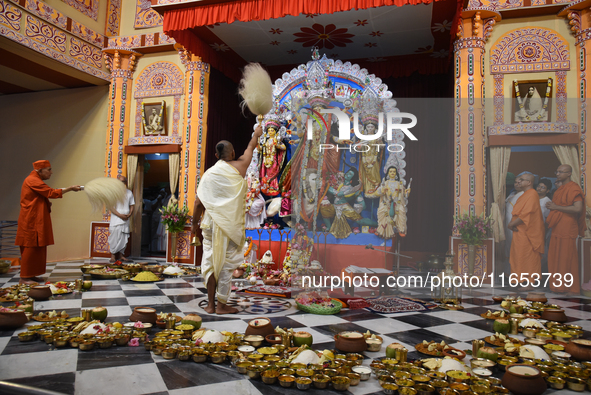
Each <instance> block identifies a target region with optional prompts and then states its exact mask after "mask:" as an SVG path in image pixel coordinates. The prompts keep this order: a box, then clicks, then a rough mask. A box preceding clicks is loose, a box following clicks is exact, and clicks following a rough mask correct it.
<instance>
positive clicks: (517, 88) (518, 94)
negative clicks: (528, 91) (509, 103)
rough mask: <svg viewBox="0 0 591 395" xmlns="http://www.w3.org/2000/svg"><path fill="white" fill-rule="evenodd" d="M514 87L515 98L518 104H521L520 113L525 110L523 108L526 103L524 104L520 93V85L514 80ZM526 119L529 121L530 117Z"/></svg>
mask: <svg viewBox="0 0 591 395" xmlns="http://www.w3.org/2000/svg"><path fill="white" fill-rule="evenodd" d="M513 87H514V89H515V97H516V98H517V103H518V104H519V111H521V110H523V106H524V105H525V103H523V100H522V99H521V94H520V93H519V83H518V82H517V80H513ZM525 119H529V115H528V116H527V117H525Z"/></svg>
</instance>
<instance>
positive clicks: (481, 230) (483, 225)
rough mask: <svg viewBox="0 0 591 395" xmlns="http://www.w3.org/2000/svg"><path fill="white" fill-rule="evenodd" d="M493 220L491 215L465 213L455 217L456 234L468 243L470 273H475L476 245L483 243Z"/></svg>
mask: <svg viewBox="0 0 591 395" xmlns="http://www.w3.org/2000/svg"><path fill="white" fill-rule="evenodd" d="M493 222H494V221H493V220H492V218H491V216H490V215H489V216H488V217H485V216H484V214H482V215H473V214H468V213H464V214H462V215H460V216H455V217H454V223H455V225H454V228H453V231H454V234H459V235H460V238H461V239H462V241H463V242H464V243H466V244H467V245H468V275H469V276H472V275H473V274H474V262H475V260H476V247H477V246H479V245H481V244H482V243H483V242H484V240H485V239H486V238H487V237H488V234H489V232H490V231H491V230H492V224H493Z"/></svg>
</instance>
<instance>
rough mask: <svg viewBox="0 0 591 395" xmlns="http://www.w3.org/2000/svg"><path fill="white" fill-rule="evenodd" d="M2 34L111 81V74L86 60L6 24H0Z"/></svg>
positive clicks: (0, 34) (61, 61) (59, 60)
mask: <svg viewBox="0 0 591 395" xmlns="http://www.w3.org/2000/svg"><path fill="white" fill-rule="evenodd" d="M0 36H3V37H6V38H8V39H10V40H12V41H15V42H17V43H19V44H22V45H24V46H26V47H28V48H31V49H32V50H34V51H36V52H39V53H42V54H43V55H45V56H48V57H50V58H52V59H54V60H57V61H58V62H60V63H64V64H67V65H68V66H70V67H74V68H75V69H78V70H80V71H83V72H85V73H87V74H90V75H93V76H95V77H97V78H100V79H103V80H106V81H111V76H110V75H109V74H108V73H106V72H104V71H102V70H99V69H97V68H95V67H92V66H89V65H87V64H85V63H84V62H81V61H79V60H77V59H72V58H70V57H68V56H66V55H64V54H62V53H59V52H57V51H56V50H54V49H52V48H49V47H47V46H46V45H43V44H41V43H38V42H36V41H35V40H32V39H31V38H29V37H25V36H24V35H22V34H20V33H18V32H15V31H14V30H10V29H7V28H5V27H4V26H0Z"/></svg>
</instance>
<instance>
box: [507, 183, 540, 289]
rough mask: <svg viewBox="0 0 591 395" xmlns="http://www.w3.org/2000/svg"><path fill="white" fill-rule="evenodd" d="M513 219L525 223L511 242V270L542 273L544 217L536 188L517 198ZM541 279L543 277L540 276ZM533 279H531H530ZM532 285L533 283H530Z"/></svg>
mask: <svg viewBox="0 0 591 395" xmlns="http://www.w3.org/2000/svg"><path fill="white" fill-rule="evenodd" d="M512 214H513V216H512V219H511V220H512V221H513V220H515V219H517V218H519V219H521V220H522V221H523V224H521V225H519V226H517V228H516V229H517V231H516V232H513V241H512V242H511V254H510V257H509V262H510V263H511V272H512V273H517V274H518V275H519V278H521V274H526V275H528V276H527V277H528V278H529V275H531V274H533V273H537V274H540V273H541V271H542V254H543V253H544V235H545V233H546V228H545V226H544V217H543V215H542V209H541V208H540V197H539V196H538V193H537V192H536V190H535V189H533V188H532V189H529V190H527V191H525V192H524V193H523V195H521V196H520V197H519V199H517V202H516V203H515V206H514V207H513V213H512ZM540 280H541V278H540ZM530 281H531V280H530ZM530 285H531V283H530Z"/></svg>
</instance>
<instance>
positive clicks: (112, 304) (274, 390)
mask: <svg viewBox="0 0 591 395" xmlns="http://www.w3.org/2000/svg"><path fill="white" fill-rule="evenodd" d="M88 262H92V263H104V262H105V261H103V260H96V259H95V260H92V261H91V260H86V261H68V262H59V263H57V264H49V265H48V268H47V272H48V275H47V274H46V276H48V277H49V280H50V281H60V280H74V279H76V278H81V272H80V270H79V269H78V267H79V266H80V265H82V264H83V263H88ZM18 279H19V276H18V271H15V270H13V271H11V272H10V273H8V274H6V275H0V287H6V286H10V285H12V284H14V283H16V282H18ZM93 284H94V285H93V287H92V289H91V290H90V291H88V292H83V293H79V292H74V293H72V294H67V295H61V296H57V297H54V298H52V299H51V300H49V301H44V302H36V303H35V310H36V311H51V310H58V311H61V310H65V311H66V312H67V313H68V314H69V315H70V316H79V315H80V309H84V308H93V307H96V306H99V305H101V306H105V307H106V308H107V309H108V311H109V317H108V318H107V322H115V321H118V322H127V321H128V318H129V316H130V315H131V313H132V310H133V308H134V307H136V306H149V307H154V308H155V309H157V311H158V312H160V311H163V312H170V313H176V314H178V315H185V314H189V313H196V314H199V315H200V316H201V317H202V318H203V327H206V328H210V329H217V330H229V331H238V332H243V331H244V330H246V327H247V323H248V321H250V320H251V319H253V318H255V317H259V316H268V317H270V318H271V320H272V324H273V326H277V325H278V326H280V327H288V328H289V327H291V328H294V329H297V330H305V331H307V332H309V333H311V334H312V335H313V338H314V348H317V349H325V348H330V349H332V348H334V340H333V336H334V335H335V334H337V333H339V332H342V331H346V330H349V331H360V332H366V331H367V330H370V331H371V332H372V333H377V334H379V335H380V336H382V337H383V338H384V346H383V347H385V346H387V345H388V344H390V343H392V342H399V343H402V344H403V345H405V346H406V347H407V348H408V350H409V354H408V357H409V359H417V358H421V357H422V356H421V355H420V354H418V353H417V352H416V351H415V349H414V347H413V345H415V344H417V343H420V342H422V341H423V340H435V341H438V342H439V341H441V340H444V341H445V342H446V343H448V344H450V345H451V346H453V347H457V348H460V349H470V348H471V341H472V340H473V339H476V338H478V339H482V338H484V337H485V336H488V335H490V334H491V332H492V321H490V320H484V319H482V318H481V317H480V316H479V314H481V313H485V312H486V311H487V310H493V309H499V308H500V306H499V305H498V304H495V303H494V302H493V301H492V299H491V297H492V296H493V295H499V296H506V295H507V294H509V293H510V292H511V291H512V290H510V289H500V288H494V289H493V288H490V287H482V288H475V289H464V291H463V306H464V308H465V309H464V310H463V311H449V310H441V309H439V308H437V309H434V310H429V311H422V312H406V313H394V314H377V313H373V312H370V311H368V310H366V309H356V310H348V309H344V310H342V311H341V312H340V313H339V314H337V315H330V316H320V315H313V314H307V313H304V312H301V311H298V310H296V309H295V308H294V303H293V300H292V299H288V300H283V299H271V298H269V299H265V298H258V299H256V298H252V297H249V299H248V300H246V299H245V298H244V297H243V298H239V299H238V300H237V303H238V305H239V306H240V304H241V303H242V304H243V306H242V307H244V308H246V307H248V306H251V307H252V305H253V302H254V304H255V305H256V307H258V308H259V309H260V310H257V309H254V310H250V311H248V310H246V311H243V312H242V313H241V314H238V315H232V316H217V315H208V314H206V313H205V312H204V311H203V309H202V308H201V307H200V303H201V302H203V300H204V298H205V297H206V289H205V287H204V284H203V282H202V279H201V278H200V277H188V278H181V279H166V280H165V281H163V282H158V283H152V284H136V283H133V282H123V281H120V280H93ZM403 291H404V292H405V294H406V295H407V296H412V297H417V298H424V299H429V297H428V296H429V294H430V292H429V290H427V289H416V288H414V289H403ZM511 293H513V292H511ZM546 295H547V296H548V299H549V301H550V302H552V303H556V304H558V305H560V306H562V307H564V308H565V311H566V315H567V316H568V321H569V323H573V324H577V325H581V326H582V327H583V329H584V331H585V333H584V338H589V339H591V298H586V297H583V296H581V297H568V298H567V297H564V296H560V295H554V294H551V293H549V292H548V293H546ZM238 296H239V295H238ZM522 296H524V297H525V294H523V295H522ZM9 304H10V303H3V305H4V306H8V305H9ZM201 304H202V303H201ZM33 324H35V322H30V323H28V324H27V325H33ZM25 330H26V328H24V327H23V328H20V329H18V330H15V331H0V380H1V381H8V382H12V383H20V384H24V385H31V386H35V387H39V388H43V389H48V390H52V391H56V392H59V393H64V394H85V395H88V394H128V395H133V394H170V395H182V394H196V393H197V394H202V393H203V394H206V393H228V394H264V395H271V394H279V393H286V394H296V393H300V391H299V390H297V389H285V388H282V387H280V386H278V385H272V386H269V385H266V384H264V383H262V382H261V381H259V380H257V381H252V380H249V379H248V377H247V376H244V375H240V374H238V373H237V371H236V370H235V369H234V368H232V367H231V366H230V365H229V364H227V363H226V364H221V365H214V364H211V363H205V364H197V363H194V362H181V361H178V360H165V359H164V358H162V357H161V356H157V355H154V354H153V353H151V352H148V351H145V350H144V348H143V347H124V348H116V347H114V348H111V349H104V350H103V349H95V350H93V351H79V350H77V349H55V348H54V347H52V346H49V345H46V344H45V343H42V342H40V341H34V342H30V343H21V342H19V340H18V336H17V335H18V333H20V332H22V331H25ZM152 335H153V333H152ZM517 337H521V335H517ZM382 350H384V348H382ZM383 355H384V351H382V352H375V353H372V352H366V353H365V356H366V359H365V361H364V364H369V363H370V362H371V360H372V359H373V358H377V357H381V356H383ZM307 392H308V393H320V392H322V393H323V394H327V393H335V394H336V393H337V392H335V391H330V390H315V389H313V388H311V389H310V390H308V391H307ZM551 392H556V391H551V390H548V391H547V393H551ZM560 392H561V393H565V394H568V393H569V392H570V391H560ZM349 393H351V394H355V395H364V394H378V393H383V392H382V391H381V388H380V387H379V384H378V382H377V380H375V378H373V377H372V378H371V379H370V380H369V381H364V382H361V383H360V384H359V385H358V386H355V387H350V390H349Z"/></svg>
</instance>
